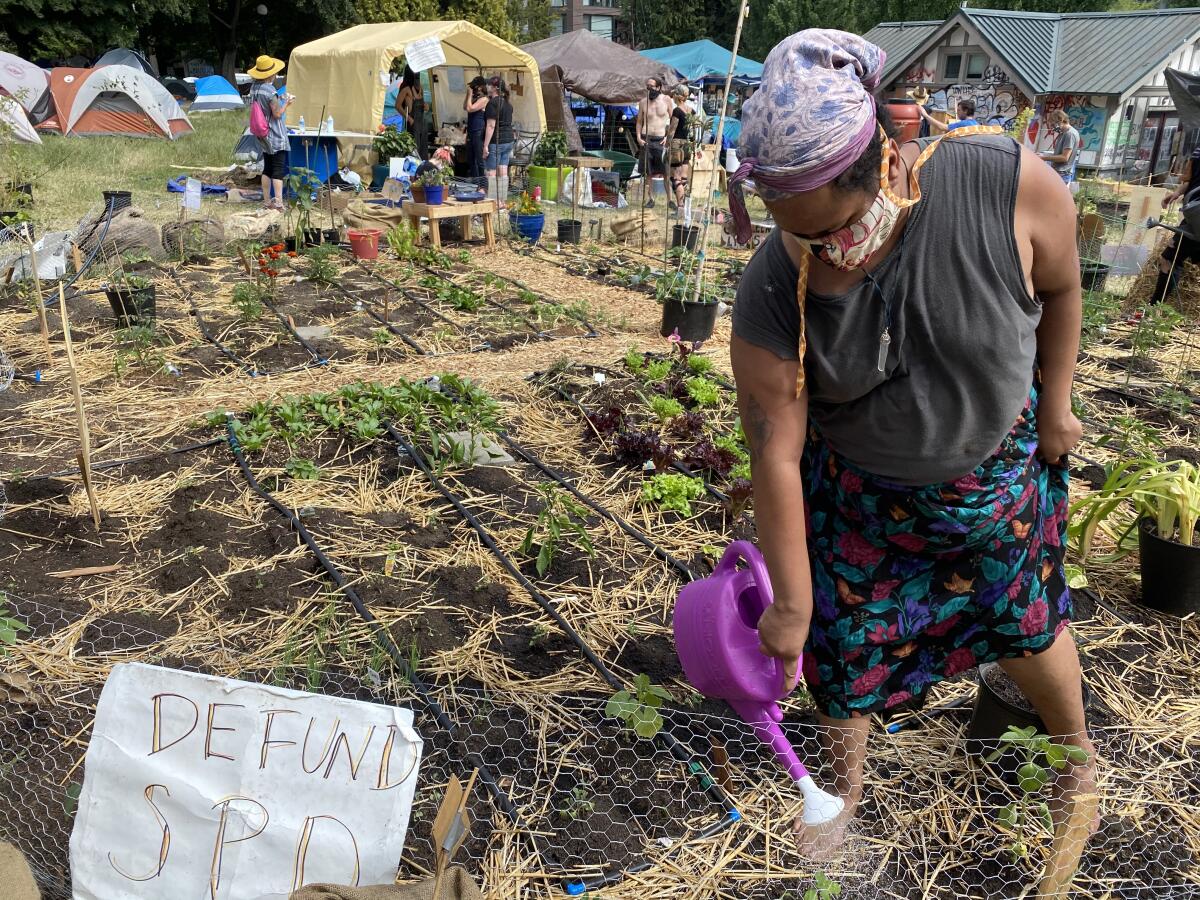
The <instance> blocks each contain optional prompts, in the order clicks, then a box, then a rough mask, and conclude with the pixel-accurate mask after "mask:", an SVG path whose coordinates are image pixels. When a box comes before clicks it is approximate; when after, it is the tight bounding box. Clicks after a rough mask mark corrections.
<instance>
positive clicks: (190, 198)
mask: <svg viewBox="0 0 1200 900" xmlns="http://www.w3.org/2000/svg"><path fill="white" fill-rule="evenodd" d="M201 187H202V184H201V182H200V179H199V178H189V179H188V180H187V181H185V182H184V184H183V197H181V198H180V200H179V203H180V205H181V206H182V207H183V208H184V209H199V208H200V189H201Z"/></svg>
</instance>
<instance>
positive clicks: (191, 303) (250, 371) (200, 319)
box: [187, 293, 328, 378]
mask: <svg viewBox="0 0 1200 900" xmlns="http://www.w3.org/2000/svg"><path fill="white" fill-rule="evenodd" d="M187 301H188V310H189V311H190V312H191V314H192V316H193V317H195V319H196V327H197V328H198V329H199V330H200V335H201V337H203V338H204V339H205V340H206V341H208V342H209V343H210V344H212V345H213V346H214V347H216V348H217V352H218V353H220V354H221V355H222V356H224V357H225V358H226V359H228V360H229V361H230V362H232V363H234V364H235V365H237V366H238V367H240V368H241V369H244V370H245V372H246V374H247V375H249V376H250V377H251V378H259V377H262V376H266V375H287V374H289V373H291V372H302V371H304V370H305V369H311V368H314V367H316V366H324V365H327V364H328V360H324V361H318V360H316V359H313V360H310V361H309V362H306V363H300V364H299V365H295V366H288V368H286V369H279V370H277V371H274V372H271V371H267V370H265V369H260V368H259V367H258V366H256V365H255V364H254V363H252V362H250V360H248V359H246V358H245V357H244V356H240V355H238V354H237V353H235V352H234V351H232V350H230V349H229V348H228V347H227V346H225V344H223V343H222V342H221V340H220V338H218V337H217V336H216V335H215V334H213V332H212V329H211V328H209V327H208V323H207V322H205V321H204V316H203V314H201V312H200V307H199V306H197V305H196V301H195V300H194V299H193V298H192V295H191V293H187ZM276 315H278V313H276Z"/></svg>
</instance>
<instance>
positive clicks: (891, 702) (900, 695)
mask: <svg viewBox="0 0 1200 900" xmlns="http://www.w3.org/2000/svg"><path fill="white" fill-rule="evenodd" d="M911 699H912V694H910V693H909V692H908V691H898V692H896V693H895V694H892V696H890V697H888V698H887V703H885V704H883V708H884V709H891V708H892V707H893V706H899V705H900V704H901V703H904V702H905V701H906V700H911Z"/></svg>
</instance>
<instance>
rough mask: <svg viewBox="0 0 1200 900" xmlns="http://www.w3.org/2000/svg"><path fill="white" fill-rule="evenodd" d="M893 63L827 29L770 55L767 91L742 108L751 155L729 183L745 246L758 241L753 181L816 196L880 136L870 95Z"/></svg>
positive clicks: (765, 188)
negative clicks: (748, 189)
mask: <svg viewBox="0 0 1200 900" xmlns="http://www.w3.org/2000/svg"><path fill="white" fill-rule="evenodd" d="M886 58H887V54H886V53H884V51H883V50H881V49H880V48H879V47H876V46H875V45H874V44H872V43H870V42H869V41H865V40H863V39H862V38H861V37H859V36H858V35H856V34H850V33H849V32H846V31H834V30H832V29H825V28H809V29H807V30H805V31H798V32H796V33H795V34H793V35H792V36H791V37H787V38H784V39H783V40H782V41H780V42H779V43H778V44H776V45H775V48H774V49H773V50H772V51H771V52H770V53H769V54H768V55H767V60H766V62H765V63H764V64H763V74H762V85H761V86H760V87H759V89H758V90H757V91H756V92H755V94H754V96H752V97H751V98H750V99H749V100H747V101H746V104H745V106H744V107H742V136H741V138H740V139H739V141H738V147H739V150H740V151H741V152H742V153H743V154H744V155H743V156H742V161H741V165H740V166H739V167H738V170H737V172H736V173H735V174H734V176H733V177H732V178H731V179H730V180H729V192H730V194H729V200H730V204H729V206H730V211H731V212H732V213H733V221H734V224H735V225H736V226H737V237H738V241H739V242H741V243H743V244H744V243H746V242H747V241H749V240H750V234H751V228H750V216H749V215H748V214H747V213H746V206H745V201H744V199H743V197H742V187H741V183H742V182H744V181H745V180H746V179H747V178H750V177H753V179H754V183H755V185H756V187H757V188H758V189H759V192H760V193H763V194H765V195H768V196H769V195H770V194H795V193H800V192H801V191H811V190H813V189H814V188H819V187H820V186H821V185H823V184H828V183H829V182H831V181H833V179H835V178H837V177H838V176H839V175H841V174H842V173H843V172H844V171H846V169H848V168H850V165H851V164H852V163H853V162H854V161H855V160H856V159H858V157H859V156H861V155H862V152H863V151H864V150H865V149H866V148H867V145H868V144H870V142H871V138H872V137H873V136H874V135H875V133H876V131H877V130H878V126H877V125H876V123H875V99H874V98H873V97H872V96H871V91H872V90H873V89H874V88H875V86H876V85H877V84H878V82H879V76H880V75H881V74H882V72H883V62H884V60H885V59H886Z"/></svg>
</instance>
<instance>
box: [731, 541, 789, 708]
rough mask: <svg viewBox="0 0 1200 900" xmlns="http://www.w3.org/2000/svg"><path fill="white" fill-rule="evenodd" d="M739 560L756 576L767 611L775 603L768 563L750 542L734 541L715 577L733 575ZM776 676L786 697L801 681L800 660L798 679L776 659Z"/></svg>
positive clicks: (755, 581) (783, 695) (756, 583)
mask: <svg viewBox="0 0 1200 900" xmlns="http://www.w3.org/2000/svg"><path fill="white" fill-rule="evenodd" d="M739 559H744V560H745V561H746V564H747V565H748V566H749V567H750V574H752V575H753V576H754V584H755V587H757V588H758V592H759V596H760V597H761V598H762V599H764V600H765V601H766V602H765V603H764V604H763V609H764V610H765V609H766V608H767V607H768V606H770V605H771V604H772V603H774V602H775V594H774V592H773V591H772V590H771V575H770V573H769V572H768V571H767V561H766V560H765V559H763V556H762V553H760V552H759V550H758V548H757V547H755V546H754V545H753V544H752V543H750V542H749V541H734V542H733V543H731V544H730V545H729V546H728V547H726V548H725V552H724V553H723V554H721V561H720V562H719V563H717V567H716V569H715V570H714V571H713V575H732V574H733V573H734V572H735V571H736V570H737V564H738V560H739ZM774 663H775V674H776V675H777V677H778V679H779V684H780V685H782V693H781V694H780V697H786V696H787V695H788V694H790V693H791V692H792V691H793V690H795V689H796V685H797V683H799V681H800V665H799V660H797V664H796V677H795V678H788V677H787V668H786V667H785V666H784V664H783V660H781V659H776V660H774Z"/></svg>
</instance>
